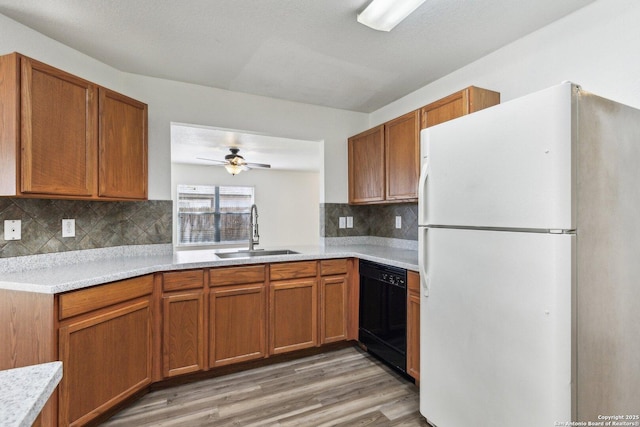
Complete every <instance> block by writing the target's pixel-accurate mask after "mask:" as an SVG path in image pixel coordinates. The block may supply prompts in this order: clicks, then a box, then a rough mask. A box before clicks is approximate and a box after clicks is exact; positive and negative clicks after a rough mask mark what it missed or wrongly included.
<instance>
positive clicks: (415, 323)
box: [407, 271, 420, 382]
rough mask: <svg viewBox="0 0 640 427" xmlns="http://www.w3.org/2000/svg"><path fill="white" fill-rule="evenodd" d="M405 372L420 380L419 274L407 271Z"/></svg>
mask: <svg viewBox="0 0 640 427" xmlns="http://www.w3.org/2000/svg"><path fill="white" fill-rule="evenodd" d="M407 282H408V283H407V284H408V292H407V373H408V374H409V375H411V376H412V377H413V378H414V379H415V380H416V382H417V381H420V276H419V275H418V273H415V272H413V271H409V272H407Z"/></svg>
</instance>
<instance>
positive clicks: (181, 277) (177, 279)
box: [162, 270, 204, 291]
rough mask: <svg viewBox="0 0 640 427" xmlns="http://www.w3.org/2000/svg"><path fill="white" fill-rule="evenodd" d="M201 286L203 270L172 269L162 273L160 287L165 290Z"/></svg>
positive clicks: (202, 283) (202, 284)
mask: <svg viewBox="0 0 640 427" xmlns="http://www.w3.org/2000/svg"><path fill="white" fill-rule="evenodd" d="M203 286H204V271H203V270H187V271H172V272H170V273H164V274H163V275H162V289H163V290H165V291H178V290H181V289H197V288H201V287H203Z"/></svg>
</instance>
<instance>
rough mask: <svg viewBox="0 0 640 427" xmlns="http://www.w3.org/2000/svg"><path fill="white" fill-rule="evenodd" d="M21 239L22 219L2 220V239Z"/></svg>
mask: <svg viewBox="0 0 640 427" xmlns="http://www.w3.org/2000/svg"><path fill="white" fill-rule="evenodd" d="M20 239H22V221H21V220H19V219H5V220H4V240H20Z"/></svg>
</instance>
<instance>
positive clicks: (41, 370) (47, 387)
mask: <svg viewBox="0 0 640 427" xmlns="http://www.w3.org/2000/svg"><path fill="white" fill-rule="evenodd" d="M61 379H62V362H50V363H42V364H40V365H32V366H25V367H23V368H15V369H7V370H4V371H0V424H1V425H2V426H4V427H23V426H24V427H30V426H31V425H33V422H34V421H35V419H36V418H37V417H38V415H39V414H40V411H42V408H43V407H44V405H45V403H47V400H48V399H49V396H51V393H53V391H54V390H55V388H56V386H57V385H58V383H59V382H60V380H61Z"/></svg>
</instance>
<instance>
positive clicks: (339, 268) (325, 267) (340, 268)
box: [320, 259, 347, 276]
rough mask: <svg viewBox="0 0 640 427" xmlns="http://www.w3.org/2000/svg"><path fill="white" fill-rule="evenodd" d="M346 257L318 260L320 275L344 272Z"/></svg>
mask: <svg viewBox="0 0 640 427" xmlns="http://www.w3.org/2000/svg"><path fill="white" fill-rule="evenodd" d="M346 273H347V260H346V259H326V260H323V261H320V274H321V275H322V276H331V275H333V274H346Z"/></svg>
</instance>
